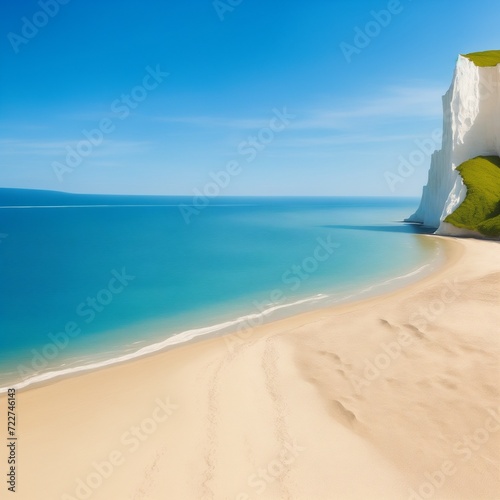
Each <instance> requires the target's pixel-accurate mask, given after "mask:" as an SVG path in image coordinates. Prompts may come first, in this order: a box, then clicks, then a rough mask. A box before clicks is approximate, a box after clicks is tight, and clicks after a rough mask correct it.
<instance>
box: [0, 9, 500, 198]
mask: <svg viewBox="0 0 500 500" xmlns="http://www.w3.org/2000/svg"><path fill="white" fill-rule="evenodd" d="M1 9H2V11H3V12H2V15H1V16H0V18H1V20H0V33H1V37H2V41H1V44H0V51H1V52H0V57H1V58H0V64H1V67H0V70H1V71H0V145H1V150H0V186H1V187H24V188H38V189H55V190H62V191H69V192H79V193H130V194H133V193H138V194H184V195H190V194H192V193H193V192H195V190H199V191H201V192H203V190H204V189H206V187H207V185H208V184H209V183H210V182H214V181H213V178H214V177H215V178H217V179H219V181H218V182H219V183H220V186H219V189H220V194H225V195H376V196H393V195H394V196H407V195H415V196H417V195H419V194H420V192H421V187H422V185H423V184H424V183H425V179H426V175H427V170H428V165H429V157H428V155H427V153H425V154H424V153H419V151H420V150H421V149H426V147H428V146H434V147H436V148H437V147H439V141H438V140H437V139H436V138H435V135H434V137H433V134H435V132H436V130H438V129H439V128H440V127H441V124H442V117H441V95H442V94H444V92H445V91H446V90H447V88H448V86H449V84H450V82H451V78H452V74H453V67H454V64H455V60H456V57H457V55H458V54H459V53H466V52H473V51H479V50H488V49H498V48H499V47H498V19H499V15H500V5H499V4H498V1H497V0H482V1H481V2H475V3H474V4H473V5H472V4H471V3H470V2H452V1H450V0H441V1H435V0H401V1H398V0H390V1H387V0H382V1H379V0H372V1H368V0H352V1H347V0H345V1H334V0H311V1H310V2H306V1H298V0H288V1H286V2H284V1H272V0H241V1H239V0H217V1H216V2H215V3H214V2H213V1H212V0H192V1H189V2H180V1H178V2H174V1H170V0H147V1H145V0H141V1H139V0H123V1H121V2H113V1H110V0H107V1H100V2H98V1H94V0H93V1H88V0H87V1H84V0H40V1H32V0H23V1H22V2H21V1H17V0H6V1H4V2H2V7H1ZM46 11H47V12H48V13H45V12H46ZM381 11H384V12H382V14H380V15H377V14H376V13H380V12H381ZM37 25H38V26H37ZM360 33H361V34H360ZM367 33H368V34H367ZM356 35H357V38H355V37H356ZM167 73H168V75H166V74H167ZM151 75H153V76H151ZM146 87H147V88H146ZM127 96H128V97H127ZM283 116H284V118H283ZM280 117H281V118H280ZM96 130H97V131H99V130H100V132H96ZM87 132H88V133H89V134H87ZM87 135H90V137H91V138H92V140H93V142H94V144H90V143H89V142H88V140H87V137H86V136H87ZM416 141H420V142H419V144H420V146H419V145H417V143H416ZM85 143H86V144H85ZM422 144H424V146H422ZM78 147H79V148H80V149H78V150H77V148H78ZM70 151H74V152H75V153H71V154H70V153H68V152H70ZM78 151H80V153H79V152H78ZM68 155H69V159H68ZM71 155H73V156H71ZM75 155H76V159H75ZM403 161H407V162H408V163H409V165H410V167H408V166H406V167H405V168H406V169H405V170H404V172H405V177H401V176H399V179H398V180H395V177H392V176H391V175H392V174H394V175H399V173H398V167H399V166H400V164H401V163H402V162H403ZM228 165H229V166H228ZM407 165H408V164H407ZM228 169H229V170H230V173H229V174H226V175H223V174H219V172H221V171H227V170H228ZM227 179H229V180H228V181H227V182H226V180H227ZM226 184H227V185H226Z"/></svg>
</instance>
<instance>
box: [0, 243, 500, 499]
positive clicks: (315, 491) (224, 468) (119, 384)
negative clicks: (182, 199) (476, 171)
mask: <svg viewBox="0 0 500 500" xmlns="http://www.w3.org/2000/svg"><path fill="white" fill-rule="evenodd" d="M441 240H442V244H443V245H444V246H445V248H446V253H447V263H446V264H445V265H444V266H443V267H442V268H440V269H439V270H438V271H436V272H435V273H434V274H433V275H432V276H430V277H427V278H425V279H423V280H421V281H419V282H418V283H414V284H411V285H408V286H406V287H405V288H402V289H399V290H397V291H394V292H391V293H388V294H385V295H382V296H377V297H373V298H369V299H366V300H363V301H360V302H356V303H351V304H346V305H342V306H338V307H334V308H330V309H324V310H320V311H314V312H308V313H304V314H301V315H298V316H294V317H292V318H288V319H284V320H281V321H277V322H275V323H271V324H268V325H264V326H261V327H258V328H256V329H255V330H254V331H252V332H251V335H248V336H245V338H243V337H240V336H237V335H229V336H225V337H219V338H214V339H209V340H204V341H199V342H196V343H193V344H189V345H185V346H180V347H178V348H175V349H171V350H169V351H166V352H161V353H158V354H155V355H152V356H149V357H145V358H141V359H137V360H134V361H131V362H128V363H125V364H122V365H117V366H113V367H109V368H106V369H101V370H98V371H95V372H91V373H84V374H81V375H79V376H74V377H71V378H66V379H61V380H57V381H53V382H52V383H50V384H48V385H45V386H38V387H35V388H28V389H25V390H21V391H19V392H18V394H17V415H18V425H17V433H18V436H19V440H18V443H17V454H18V460H19V463H18V477H17V491H16V494H15V495H13V496H12V497H13V498H16V499H17V500H75V499H87V498H90V499H93V500H94V499H95V500H101V499H102V500H125V499H133V500H139V499H148V500H160V499H161V500H165V499H166V498H169V499H175V500H201V499H203V500H205V499H207V500H208V499H214V500H226V499H227V500H229V499H230V500H247V499H254V498H255V499H300V500H323V499H324V500H326V499H329V500H330V499H332V500H333V499H339V500H344V499H360V500H361V499H362V500H366V499H370V500H378V499H381V500H382V499H383V500H389V499H412V500H418V499H428V498H435V499H454V500H457V499H474V500H482V499H484V500H486V499H488V500H492V499H496V498H500V468H499V467H500V457H499V455H500V451H499V450H500V404H499V403H500V392H499V381H500V361H499V360H500V357H499V356H500V336H499V333H500V331H499V325H500V308H499V304H500V287H499V283H500V253H499V249H500V247H499V244H498V243H495V242H485V241H477V240H455V239H441ZM0 409H1V411H0V428H1V429H6V426H7V424H6V398H5V395H3V397H2V398H0ZM4 454H5V458H3V455H4ZM6 462H7V457H6V451H4V452H2V465H3V467H2V470H4V467H5V464H6ZM2 489H3V490H4V491H5V490H6V487H5V484H4V485H3V486H2ZM4 491H2V495H1V497H2V498H3V497H4ZM5 497H8V493H7V494H6V495H5Z"/></svg>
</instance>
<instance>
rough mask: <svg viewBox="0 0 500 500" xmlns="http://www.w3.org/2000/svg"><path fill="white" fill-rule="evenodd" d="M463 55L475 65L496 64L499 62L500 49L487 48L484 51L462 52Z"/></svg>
mask: <svg viewBox="0 0 500 500" xmlns="http://www.w3.org/2000/svg"><path fill="white" fill-rule="evenodd" d="M464 57H467V59H470V60H471V61H472V62H473V63H474V64H475V65H476V66H481V67H486V66H496V65H497V64H500V50H487V51H485V52H472V53H471V54H464Z"/></svg>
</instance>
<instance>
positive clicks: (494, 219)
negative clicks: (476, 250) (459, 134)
mask: <svg viewBox="0 0 500 500" xmlns="http://www.w3.org/2000/svg"><path fill="white" fill-rule="evenodd" d="M457 170H458V171H459V172H460V175H461V176H462V178H463V180H464V183H465V185H466V186H467V196H466V197H465V200H464V201H463V202H462V204H461V205H460V206H459V207H458V208H457V209H456V210H455V211H454V212H453V213H452V214H451V215H449V216H448V217H446V219H445V222H449V223H450V224H453V225H454V226H456V227H461V228H465V229H471V230H473V231H478V232H480V233H481V234H483V235H484V236H487V237H489V238H499V237H500V158H499V157H498V156H478V157H477V158H473V159H472V160H468V161H466V162H464V163H462V165H460V166H459V167H458V168H457Z"/></svg>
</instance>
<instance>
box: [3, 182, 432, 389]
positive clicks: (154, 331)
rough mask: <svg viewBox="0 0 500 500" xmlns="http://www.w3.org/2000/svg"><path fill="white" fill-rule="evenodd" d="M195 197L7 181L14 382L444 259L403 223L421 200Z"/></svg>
mask: <svg viewBox="0 0 500 500" xmlns="http://www.w3.org/2000/svg"><path fill="white" fill-rule="evenodd" d="M192 202H193V200H192V198H188V197H142V196H141V197H138V196H134V197H131V196H97V195H92V196H90V195H63V194H61V193H51V192H37V191H25V190H7V189H3V190H0V206H1V207H2V208H0V332H1V333H0V387H1V388H5V387H7V386H11V385H13V384H18V387H22V386H24V385H26V384H28V383H32V382H35V381H38V380H43V379H48V378H51V377H54V376H57V375H60V374H63V373H68V372H71V371H75V370H79V369H82V367H86V369H88V368H89V367H92V366H100V365H102V364H106V363H109V362H110V360H116V359H120V358H122V359H126V358H127V357H133V356H136V355H139V354H141V353H146V352H151V351H153V350H157V349H159V348H161V347H165V346H167V345H171V344H175V343H178V342H183V341H186V340H189V339H191V338H194V337H196V336H203V335H207V334H210V333H211V334H213V333H214V332H231V331H237V330H240V331H245V329H246V328H249V327H250V325H254V324H260V323H261V322H263V321H264V320H265V321H270V320H273V319H276V318H278V317H282V316H283V315H291V314H294V313H295V312H297V311H299V310H303V309H307V308H315V307H323V306H326V305H329V304H331V303H335V302H338V301H341V300H345V299H349V298H350V299H353V298H356V297H359V296H360V294H363V293H368V292H370V291H374V290H375V291H380V290H383V286H386V285H387V286H390V285H394V284H397V283H399V282H402V281H401V280H399V281H398V279H399V277H401V276H406V277H407V278H409V279H411V278H412V277H413V279H416V278H417V277H418V275H419V273H422V272H428V271H429V270H430V266H431V265H432V264H431V263H432V262H434V263H435V262H436V259H439V258H440V250H439V246H438V245H437V243H436V242H434V241H433V240H431V239H428V238H423V237H422V236H420V235H419V234H418V233H420V232H422V230H421V229H420V228H419V227H417V226H411V225H406V224H403V223H401V222H400V221H401V220H403V219H404V218H405V217H407V216H408V215H409V214H411V213H412V212H413V211H414V210H415V208H416V207H417V205H418V199H416V198H415V199H394V198H269V197H268V198H217V199H212V200H210V203H209V204H208V205H207V206H205V207H201V206H198V207H193V206H191V205H192ZM190 206H191V208H190V209H188V212H186V207H190ZM186 213H189V214H190V215H189V220H188V222H189V223H187V221H186V219H187V217H186Z"/></svg>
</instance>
